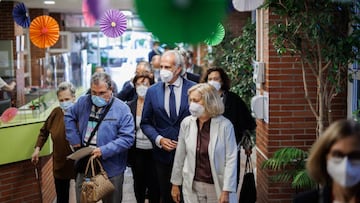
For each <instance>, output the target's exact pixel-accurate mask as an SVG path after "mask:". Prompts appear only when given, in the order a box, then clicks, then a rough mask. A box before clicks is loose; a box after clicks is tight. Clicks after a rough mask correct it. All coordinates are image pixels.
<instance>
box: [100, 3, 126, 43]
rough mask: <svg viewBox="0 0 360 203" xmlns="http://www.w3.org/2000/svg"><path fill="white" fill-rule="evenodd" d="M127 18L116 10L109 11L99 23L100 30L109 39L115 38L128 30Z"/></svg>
mask: <svg viewBox="0 0 360 203" xmlns="http://www.w3.org/2000/svg"><path fill="white" fill-rule="evenodd" d="M126 22H127V20H126V16H125V15H124V14H123V13H122V12H120V11H118V10H115V9H109V10H107V11H106V12H105V13H104V15H103V17H101V19H100V21H99V25H100V30H101V32H103V33H104V35H106V36H107V37H111V38H115V37H118V36H120V35H122V34H123V33H124V32H125V30H126Z"/></svg>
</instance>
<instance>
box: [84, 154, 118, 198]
mask: <svg viewBox="0 0 360 203" xmlns="http://www.w3.org/2000/svg"><path fill="white" fill-rule="evenodd" d="M96 164H97V165H98V167H99V169H100V172H99V173H97V174H96V173H95V165H96ZM89 168H91V174H90V175H89ZM114 190H115V187H114V185H113V184H112V183H111V181H110V180H109V178H108V176H107V174H106V172H105V170H104V168H103V166H102V165H101V162H100V160H99V159H98V158H94V157H93V156H92V157H90V159H89V161H88V163H87V165H86V170H85V176H84V181H83V183H82V186H81V197H80V202H81V203H95V202H97V201H99V200H101V199H102V198H103V197H105V196H106V195H108V194H110V193H111V192H113V191H114Z"/></svg>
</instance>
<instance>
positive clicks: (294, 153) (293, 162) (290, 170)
mask: <svg viewBox="0 0 360 203" xmlns="http://www.w3.org/2000/svg"><path fill="white" fill-rule="evenodd" d="M307 157H308V152H306V151H304V150H302V149H299V148H295V147H287V148H282V149H279V150H278V151H276V152H275V153H274V155H273V157H271V158H270V159H268V160H266V161H264V162H263V163H262V168H263V169H270V170H272V171H278V172H279V173H277V174H276V175H274V176H271V177H270V180H272V181H274V182H282V183H288V182H291V186H292V187H293V188H313V187H314V186H315V185H316V184H315V183H314V181H312V179H311V178H310V177H309V176H308V175H307V173H306V170H305V162H306V159H307Z"/></svg>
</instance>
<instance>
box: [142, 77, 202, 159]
mask: <svg viewBox="0 0 360 203" xmlns="http://www.w3.org/2000/svg"><path fill="white" fill-rule="evenodd" d="M193 85H195V83H193V82H191V81H189V80H186V79H183V86H182V90H181V91H182V93H181V104H180V110H179V114H178V117H177V119H176V121H175V122H172V121H171V120H170V118H169V116H168V114H167V113H166V110H165V107H164V94H165V83H164V82H158V83H155V84H154V85H152V86H151V87H150V88H149V89H148V91H147V93H146V97H145V103H144V108H143V112H142V119H141V125H140V127H141V129H142V131H143V133H144V134H145V135H146V136H147V137H148V138H149V139H150V140H151V142H152V143H153V146H154V159H155V160H158V161H160V162H162V163H164V164H170V163H172V162H173V160H174V156H175V150H174V151H172V152H167V151H165V150H163V149H160V148H159V147H157V145H156V144H155V140H156V137H157V136H158V135H161V136H163V137H165V138H169V139H172V140H178V135H179V130H180V123H181V121H182V120H183V119H184V118H185V117H186V116H188V115H190V112H189V104H188V95H187V91H188V89H189V88H190V87H191V86H193Z"/></svg>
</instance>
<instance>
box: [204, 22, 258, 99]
mask: <svg viewBox="0 0 360 203" xmlns="http://www.w3.org/2000/svg"><path fill="white" fill-rule="evenodd" d="M225 30H228V29H226V28H225ZM255 38H256V26H255V24H254V23H251V20H250V19H249V20H248V22H247V23H246V25H245V26H244V27H243V32H242V34H241V35H240V36H236V37H234V36H233V35H232V34H231V33H228V32H227V33H226V35H225V38H224V40H223V41H222V42H221V43H220V44H219V45H217V46H215V47H213V51H212V53H210V54H209V55H208V56H207V58H208V59H209V58H211V59H212V60H214V65H215V66H217V67H222V68H224V69H225V70H226V72H227V73H228V75H229V77H230V79H231V87H232V88H231V90H232V91H233V92H235V93H236V94H238V95H239V96H240V97H241V98H242V99H243V100H244V101H245V103H246V104H248V106H249V105H250V100H251V97H253V96H254V95H255V84H254V82H253V81H252V75H253V67H252V60H253V59H255V54H256V43H255Z"/></svg>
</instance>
